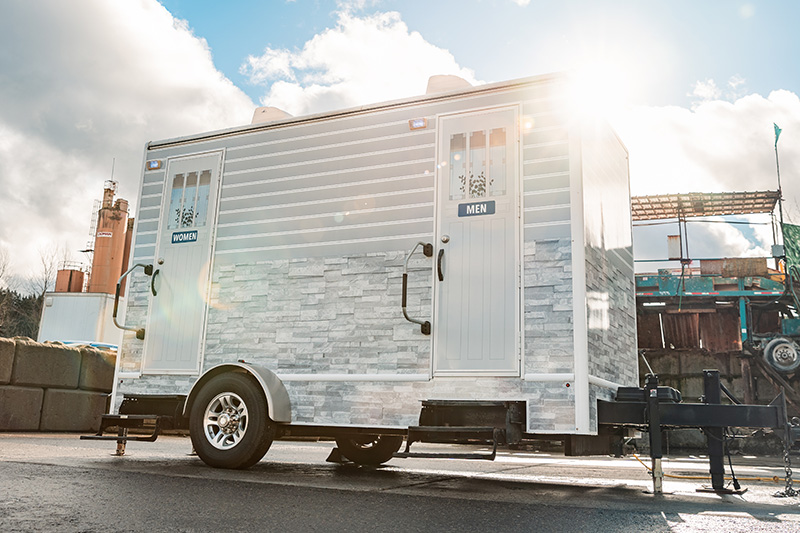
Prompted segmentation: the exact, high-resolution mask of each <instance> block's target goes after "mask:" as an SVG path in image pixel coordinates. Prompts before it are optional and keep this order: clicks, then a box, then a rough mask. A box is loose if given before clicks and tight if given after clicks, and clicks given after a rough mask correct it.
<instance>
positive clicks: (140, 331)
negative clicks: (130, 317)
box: [112, 263, 157, 340]
mask: <svg viewBox="0 0 800 533" xmlns="http://www.w3.org/2000/svg"><path fill="white" fill-rule="evenodd" d="M139 267H142V269H143V270H144V273H145V275H147V276H152V275H153V265H145V264H144V263H136V264H135V265H133V266H132V267H131V268H129V269H128V270H127V271H126V272H125V273H124V274H122V275H121V276H120V277H119V280H117V293H116V294H115V295H114V313H113V315H112V318H113V320H114V325H115V326H117V327H118V328H119V329H124V330H126V331H135V332H136V338H137V339H139V340H144V328H136V327H131V326H126V325H124V324H120V323H119V322H117V310H118V308H119V293H120V291H121V290H122V280H124V279H125V278H127V277H128V276H129V275H130V274H131V273H132V272H133V271H134V270H136V269H137V268H139ZM156 272H157V271H156Z"/></svg>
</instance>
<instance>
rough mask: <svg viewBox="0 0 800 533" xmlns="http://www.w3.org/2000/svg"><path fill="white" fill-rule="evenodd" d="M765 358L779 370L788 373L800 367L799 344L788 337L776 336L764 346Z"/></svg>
mask: <svg viewBox="0 0 800 533" xmlns="http://www.w3.org/2000/svg"><path fill="white" fill-rule="evenodd" d="M764 359H765V360H766V361H767V363H769V364H770V365H772V368H774V369H775V370H777V371H778V372H783V373H785V374H788V373H790V372H794V371H795V370H796V369H797V367H800V353H798V351H797V345H796V344H795V343H794V341H792V339H788V338H786V337H776V338H774V339H772V340H771V341H769V343H768V344H767V346H766V347H765V348H764Z"/></svg>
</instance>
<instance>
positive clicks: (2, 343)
mask: <svg viewBox="0 0 800 533" xmlns="http://www.w3.org/2000/svg"><path fill="white" fill-rule="evenodd" d="M15 349H16V345H15V344H14V340H13V339H0V384H6V383H8V382H10V381H11V369H12V368H13V367H14V350H15Z"/></svg>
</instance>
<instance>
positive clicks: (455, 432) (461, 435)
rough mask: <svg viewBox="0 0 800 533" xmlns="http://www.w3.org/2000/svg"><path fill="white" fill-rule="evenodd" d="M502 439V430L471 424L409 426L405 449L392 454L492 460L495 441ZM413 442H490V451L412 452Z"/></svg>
mask: <svg viewBox="0 0 800 533" xmlns="http://www.w3.org/2000/svg"><path fill="white" fill-rule="evenodd" d="M501 440H503V431H502V430H501V429H499V428H494V427H472V426H411V427H409V428H408V438H407V439H406V449H405V451H402V452H397V453H395V454H394V456H395V457H398V458H403V459H407V458H419V459H478V460H485V461H494V459H495V457H496V456H497V443H498V442H499V441H501ZM414 442H432V443H442V444H444V443H448V444H476V443H484V444H491V445H492V451H491V452H490V453H488V454H487V453H435V452H412V451H411V444H413V443H414Z"/></svg>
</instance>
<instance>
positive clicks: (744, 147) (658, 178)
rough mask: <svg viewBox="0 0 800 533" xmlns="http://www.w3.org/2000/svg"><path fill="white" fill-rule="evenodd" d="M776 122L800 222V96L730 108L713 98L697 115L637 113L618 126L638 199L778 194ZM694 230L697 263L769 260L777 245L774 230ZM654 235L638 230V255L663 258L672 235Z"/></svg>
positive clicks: (791, 203)
mask: <svg viewBox="0 0 800 533" xmlns="http://www.w3.org/2000/svg"><path fill="white" fill-rule="evenodd" d="M773 122H776V123H777V124H778V125H779V126H781V127H782V128H783V133H782V134H781V139H780V143H779V145H778V148H779V155H780V164H781V181H782V185H783V194H784V198H785V201H784V215H785V218H786V220H787V221H789V222H791V221H794V222H798V221H800V205H799V204H798V199H800V176H798V170H797V169H799V168H800V143H798V139H800V98H798V95H797V94H795V93H792V92H790V91H784V90H781V91H773V92H772V93H770V94H769V95H768V96H767V97H764V96H761V95H757V94H750V95H747V96H744V97H741V98H738V99H735V100H734V101H732V102H727V101H723V100H718V99H712V100H708V101H705V102H703V103H700V104H698V105H696V106H695V107H694V108H693V109H691V110H689V109H685V108H680V107H638V108H635V109H629V110H628V111H627V112H625V113H624V114H622V115H620V116H619V117H618V119H617V120H616V121H615V126H616V128H617V130H618V132H619V133H620V136H621V138H622V139H623V141H624V142H625V144H626V145H627V146H628V150H629V152H630V171H631V189H632V194H634V195H651V194H667V193H677V192H728V191H754V190H775V189H777V176H776V166H775V150H774V141H775V137H774V130H773V126H772V123H773ZM760 221H762V222H763V221H764V219H763V215H762V218H761V219H760ZM689 226H690V227H689V232H690V241H695V240H696V241H697V243H698V244H697V245H696V246H695V247H694V248H695V250H696V251H698V252H699V253H698V254H694V253H692V255H694V256H695V257H701V256H702V257H709V255H706V254H712V253H713V254H719V255H721V256H725V257H736V256H753V255H768V254H769V251H770V248H769V245H770V244H772V234H771V229H770V228H769V226H758V227H754V228H753V230H752V231H755V235H753V234H752V231H751V232H750V234H748V235H745V234H744V233H743V232H742V230H741V228H740V227H737V226H726V225H722V224H690V225H689ZM659 227H660V226H659ZM672 229H677V228H672ZM656 232H657V230H656V229H647V230H644V229H637V232H636V234H635V235H634V246H635V250H636V255H637V257H639V258H646V257H650V258H655V257H664V256H665V254H666V240H665V237H663V235H666V229H664V230H663V231H661V234H662V235H660V236H658V237H654V235H655V233H656ZM662 241H663V243H662ZM662 244H663V246H662ZM662 247H663V248H664V250H661V248H662Z"/></svg>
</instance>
